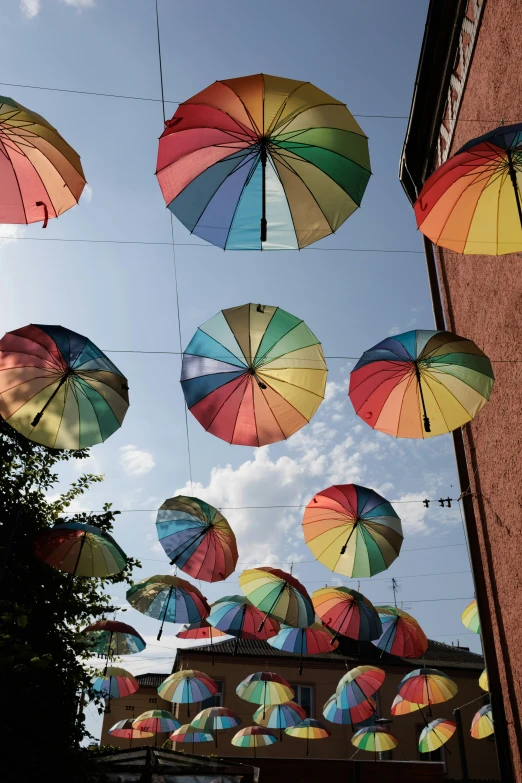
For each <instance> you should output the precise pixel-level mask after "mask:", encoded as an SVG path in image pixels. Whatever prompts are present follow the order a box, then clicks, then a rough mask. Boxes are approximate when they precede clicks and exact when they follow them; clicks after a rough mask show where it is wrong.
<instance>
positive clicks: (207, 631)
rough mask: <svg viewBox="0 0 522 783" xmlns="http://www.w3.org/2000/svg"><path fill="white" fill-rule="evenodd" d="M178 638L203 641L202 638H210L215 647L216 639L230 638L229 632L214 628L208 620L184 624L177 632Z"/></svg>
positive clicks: (211, 644)
mask: <svg viewBox="0 0 522 783" xmlns="http://www.w3.org/2000/svg"><path fill="white" fill-rule="evenodd" d="M176 636H177V637H178V639H195V640H196V641H201V640H202V639H210V646H211V647H212V648H213V646H214V639H218V640H221V641H223V640H224V639H228V637H229V634H227V633H223V632H222V631H220V630H219V629H218V628H214V627H213V626H212V625H210V623H208V622H207V621H206V620H201V622H198V623H191V624H190V625H184V626H183V627H182V629H181V631H178V633H177V634H176ZM211 660H212V666H214V652H212V658H211Z"/></svg>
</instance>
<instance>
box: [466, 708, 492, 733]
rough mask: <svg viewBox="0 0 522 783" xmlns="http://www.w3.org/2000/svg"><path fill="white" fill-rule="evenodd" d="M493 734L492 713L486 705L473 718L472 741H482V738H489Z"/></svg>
mask: <svg viewBox="0 0 522 783" xmlns="http://www.w3.org/2000/svg"><path fill="white" fill-rule="evenodd" d="M493 732H494V728H493V713H492V712H491V705H490V704H486V705H484V707H481V708H480V710H479V711H478V712H476V713H475V715H474V716H473V720H472V722H471V736H472V737H473V739H484V737H489V735H490V734H493Z"/></svg>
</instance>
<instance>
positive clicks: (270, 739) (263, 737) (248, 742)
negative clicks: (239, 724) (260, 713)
mask: <svg viewBox="0 0 522 783" xmlns="http://www.w3.org/2000/svg"><path fill="white" fill-rule="evenodd" d="M230 742H231V743H232V745H236V747H238V748H254V758H255V757H256V748H265V747H267V746H268V745H273V744H274V742H277V737H274V735H273V734H272V732H271V731H270V729H267V728H265V727H264V726H246V727H245V728H244V729H240V730H239V731H238V732H237V734H234V736H233V737H232V739H231V740H230Z"/></svg>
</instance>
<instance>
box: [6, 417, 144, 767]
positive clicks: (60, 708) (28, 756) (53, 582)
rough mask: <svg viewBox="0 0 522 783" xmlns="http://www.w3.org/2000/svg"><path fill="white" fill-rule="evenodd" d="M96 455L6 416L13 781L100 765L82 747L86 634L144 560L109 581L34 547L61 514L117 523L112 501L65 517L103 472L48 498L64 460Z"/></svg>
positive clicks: (104, 524) (9, 759)
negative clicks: (35, 439) (30, 431)
mask: <svg viewBox="0 0 522 783" xmlns="http://www.w3.org/2000/svg"><path fill="white" fill-rule="evenodd" d="M87 456H88V451H87V450H82V451H55V450H52V449H48V448H45V447H43V446H38V445H36V444H34V443H31V442H30V441H28V440H26V439H25V438H23V437H22V436H20V435H18V433H17V432H16V431H15V430H13V429H12V428H11V427H9V426H8V425H7V424H5V422H4V421H2V420H1V419H0V466H1V473H0V543H1V545H2V548H1V549H0V571H1V573H0V703H1V705H2V709H1V712H0V714H1V718H0V737H1V740H0V746H1V747H2V748H3V752H2V779H3V780H5V781H7V780H11V779H12V780H17V781H19V780H33V779H34V780H42V781H47V780H53V781H61V780H64V781H65V780H67V781H84V780H89V779H90V772H89V770H90V767H91V765H92V762H91V761H90V760H89V754H88V752H87V751H85V750H82V749H81V748H80V743H81V742H82V740H83V739H84V738H85V737H86V736H87V732H86V729H85V715H84V713H83V709H82V698H81V694H82V693H83V692H84V691H86V689H88V687H89V681H90V670H89V666H88V658H89V652H88V650H87V649H86V647H85V645H84V644H82V642H81V640H79V639H78V632H79V631H80V630H81V629H82V628H84V627H85V626H86V625H89V624H90V623H92V622H94V621H95V620H96V619H100V618H102V617H106V616H108V615H110V614H111V613H112V612H113V611H114V610H115V609H116V607H114V606H113V605H112V604H111V603H110V598H109V597H108V595H107V594H106V592H105V590H106V588H107V586H108V585H111V584H115V583H118V582H127V583H131V580H130V571H131V569H132V568H133V566H136V565H139V564H138V563H137V562H136V561H134V560H129V564H128V567H127V569H126V571H125V572H124V573H122V574H119V575H117V576H115V577H111V578H109V579H106V580H100V579H90V578H81V577H72V576H71V575H69V574H65V573H62V572H61V571H58V570H56V569H54V568H51V567H50V566H48V565H46V564H45V563H43V562H41V561H40V560H39V559H38V558H37V557H35V555H34V554H33V541H34V538H35V536H36V535H37V534H38V533H39V532H40V531H42V530H45V529H46V528H49V527H52V526H53V525H54V524H56V523H57V522H58V521H66V520H74V521H78V522H86V523H88V524H90V525H95V526H97V527H99V528H101V529H102V530H104V531H110V530H111V529H112V524H113V521H114V518H115V515H116V514H117V513H119V512H117V511H113V510H112V508H111V506H110V504H106V505H105V506H104V508H103V512H102V513H78V514H75V515H74V516H67V517H64V516H63V515H64V512H65V511H66V509H67V507H68V506H69V504H70V503H71V502H72V501H73V500H75V499H76V498H79V497H80V496H82V495H83V494H84V493H85V492H86V491H87V490H88V489H89V487H91V486H92V485H93V484H94V483H97V482H99V481H102V480H103V477H101V476H96V475H93V474H84V475H82V476H81V477H80V478H79V479H78V480H77V481H76V482H74V483H73V484H72V485H71V486H70V488H69V489H68V491H67V492H65V493H64V494H62V495H60V496H59V497H58V499H55V500H54V501H52V502H50V501H49V500H48V499H47V498H48V497H49V496H50V495H51V494H52V492H53V490H54V491H55V492H56V485H57V484H58V480H59V479H58V472H57V471H58V470H59V468H60V465H61V463H64V462H67V461H68V460H72V459H76V460H82V459H85V458H86V457H87ZM90 756H91V757H92V754H90ZM7 770H10V771H9V772H7ZM4 775H5V776H4ZM10 775H11V776H12V778H11V777H10Z"/></svg>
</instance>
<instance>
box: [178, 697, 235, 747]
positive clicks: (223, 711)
mask: <svg viewBox="0 0 522 783" xmlns="http://www.w3.org/2000/svg"><path fill="white" fill-rule="evenodd" d="M240 723H241V719H240V718H239V717H238V716H237V715H236V714H235V713H234V712H232V710H229V709H227V707H208V708H207V709H206V710H202V711H201V712H199V713H198V714H197V715H196V717H195V718H194V720H193V721H192V722H191V724H190V725H191V726H192V728H194V729H198V730H199V731H208V732H212V733H213V734H214V741H215V744H216V748H217V746H218V735H217V732H218V731H225V730H226V729H233V728H235V727H236V726H239V724H240Z"/></svg>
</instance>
